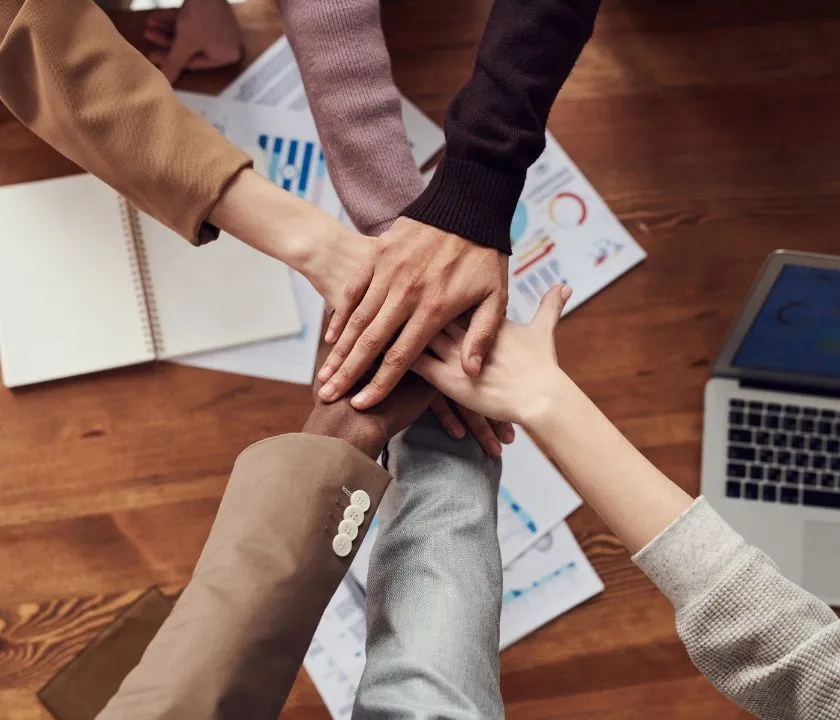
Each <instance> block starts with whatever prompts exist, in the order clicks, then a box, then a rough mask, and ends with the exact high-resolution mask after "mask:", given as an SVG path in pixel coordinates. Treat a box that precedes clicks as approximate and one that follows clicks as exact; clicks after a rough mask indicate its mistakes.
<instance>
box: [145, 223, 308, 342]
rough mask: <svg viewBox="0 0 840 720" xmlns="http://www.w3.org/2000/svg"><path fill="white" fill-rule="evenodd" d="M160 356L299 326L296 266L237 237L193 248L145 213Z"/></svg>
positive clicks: (266, 335)
mask: <svg viewBox="0 0 840 720" xmlns="http://www.w3.org/2000/svg"><path fill="white" fill-rule="evenodd" d="M138 215H139V224H140V232H141V235H142V238H143V241H142V242H143V246H144V247H145V253H146V263H147V267H148V272H147V273H146V285H147V294H148V295H151V296H152V297H153V298H154V300H153V303H154V309H153V312H152V317H153V320H154V324H155V325H156V326H157V328H156V332H155V335H156V337H157V354H158V357H159V358H171V357H178V356H179V355H188V354H190V353H196V352H203V351H205V350H216V349H219V348H223V347H230V346H232V345H243V344H245V343H251V342H256V341H258V340H267V339H270V338H277V337H283V336H287V335H295V334H297V333H298V332H300V329H301V325H300V319H299V318H298V313H297V305H296V304H295V298H294V295H293V293H292V285H291V278H290V276H289V268H288V267H286V266H285V265H284V264H283V263H281V262H279V261H277V260H274V259H273V258H270V257H268V256H267V255H264V254H262V253H261V252H258V251H257V250H254V249H253V248H251V247H249V246H248V245H245V244H244V243H242V242H240V241H238V240H235V239H234V238H233V237H231V236H230V235H226V234H225V233H222V235H221V236H220V237H219V239H218V240H216V241H215V242H211V243H208V244H207V245H203V246H201V247H198V248H197V247H194V246H192V245H190V244H189V243H187V242H186V241H185V240H184V239H183V238H181V237H180V236H178V235H176V234H175V233H174V232H172V231H171V230H169V229H168V228H167V227H165V226H163V225H161V224H160V223H159V222H157V221H156V220H154V219H153V218H151V217H149V216H148V215H146V214H144V213H138Z"/></svg>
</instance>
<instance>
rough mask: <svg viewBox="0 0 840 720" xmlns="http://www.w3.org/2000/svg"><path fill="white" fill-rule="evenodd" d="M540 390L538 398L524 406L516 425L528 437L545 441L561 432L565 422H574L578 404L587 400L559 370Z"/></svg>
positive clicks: (553, 372)
mask: <svg viewBox="0 0 840 720" xmlns="http://www.w3.org/2000/svg"><path fill="white" fill-rule="evenodd" d="M541 386H542V387H541V392H540V394H539V396H537V397H534V398H533V399H532V400H531V401H529V402H527V403H525V407H524V409H523V412H522V414H521V416H520V417H519V418H518V419H517V422H519V424H520V425H522V427H524V428H525V429H526V430H527V431H528V432H529V433H531V434H532V435H536V436H538V437H539V436H543V437H546V436H550V435H551V434H553V433H556V432H563V431H564V430H565V429H566V423H567V422H568V421H571V422H574V418H575V414H576V411H577V409H578V408H580V407H581V403H582V400H583V401H588V400H587V398H586V396H585V395H584V394H583V392H582V391H581V390H580V388H578V386H577V385H575V384H574V382H572V380H571V378H570V377H569V376H568V375H566V373H564V372H563V371H562V370H561V369H560V368H559V367H557V368H554V369H553V370H552V372H551V375H550V376H549V379H548V381H547V382H545V383H541Z"/></svg>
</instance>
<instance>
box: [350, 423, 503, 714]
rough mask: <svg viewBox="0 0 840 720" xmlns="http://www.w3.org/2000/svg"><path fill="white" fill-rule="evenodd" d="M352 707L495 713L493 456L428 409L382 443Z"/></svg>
mask: <svg viewBox="0 0 840 720" xmlns="http://www.w3.org/2000/svg"><path fill="white" fill-rule="evenodd" d="M388 449H389V458H388V469H389V471H390V472H391V473H392V474H393V476H394V480H393V481H392V484H391V487H390V488H389V491H388V493H387V494H386V496H385V498H384V499H383V503H382V506H381V511H380V523H381V524H380V530H379V535H378V537H377V541H376V545H375V546H374V550H373V554H372V556H371V563H370V570H369V572H368V584H367V589H368V596H367V615H368V640H367V662H366V665H365V669H364V673H363V675H362V679H361V681H360V683H359V689H358V693H357V695H356V705H355V707H354V709H353V718H354V720H355V719H361V718H364V720H380V719H381V720H432V719H433V718H448V719H449V720H497V719H500V718H503V717H504V707H503V705H502V698H501V694H500V690H499V615H500V613H501V606H502V562H501V556H500V553H499V539H498V534H497V530H496V517H497V498H498V492H499V479H500V475H501V464H500V463H499V462H497V461H493V460H491V459H490V458H488V457H487V456H486V455H484V453H483V452H482V450H481V448H480V447H479V445H478V443H477V442H476V441H475V440H474V439H473V438H471V437H468V438H466V439H464V440H453V439H452V438H450V437H449V436H448V435H447V434H446V433H445V432H444V431H443V429H442V428H441V427H440V425H439V424H438V422H437V420H435V419H434V418H433V417H432V416H431V415H430V414H428V413H427V414H426V415H424V416H423V417H422V418H421V419H420V420H419V421H418V422H417V423H415V424H414V425H413V426H411V427H410V428H409V429H408V430H406V431H405V432H403V433H401V434H400V435H398V436H397V437H395V438H394V439H393V440H392V441H391V443H390V445H389V448H388Z"/></svg>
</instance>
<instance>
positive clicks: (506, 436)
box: [502, 430, 516, 445]
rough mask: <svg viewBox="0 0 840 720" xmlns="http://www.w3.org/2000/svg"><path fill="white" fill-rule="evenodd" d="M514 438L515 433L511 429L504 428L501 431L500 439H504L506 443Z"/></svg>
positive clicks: (508, 443)
mask: <svg viewBox="0 0 840 720" xmlns="http://www.w3.org/2000/svg"><path fill="white" fill-rule="evenodd" d="M515 439H516V433H515V432H513V430H505V431H504V432H503V433H502V440H504V441H505V444H506V445H510V444H511V443H512V442H513V441H514V440H515Z"/></svg>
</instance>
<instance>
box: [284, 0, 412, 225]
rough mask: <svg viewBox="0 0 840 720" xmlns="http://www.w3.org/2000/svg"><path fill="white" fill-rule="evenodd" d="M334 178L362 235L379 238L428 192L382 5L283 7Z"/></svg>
mask: <svg viewBox="0 0 840 720" xmlns="http://www.w3.org/2000/svg"><path fill="white" fill-rule="evenodd" d="M277 6H278V8H279V10H280V14H281V16H282V18H283V23H284V25H285V27H286V34H287V36H288V38H289V43H290V44H291V46H292V50H293V51H294V53H295V58H296V59H297V61H298V65H299V66H300V72H301V76H302V77H303V82H304V86H305V88H306V95H307V98H308V100H309V104H310V107H311V109H312V115H313V117H314V118H315V124H316V126H317V128H318V135H319V136H320V138H321V143H322V145H323V147H324V154H325V156H326V159H327V167H328V168H329V171H330V178H331V179H332V181H333V183H334V184H335V188H336V191H337V192H338V196H339V197H340V198H341V201H342V203H343V204H344V207H345V209H346V210H347V212H348V214H349V215H350V219H351V220H352V221H353V223H354V224H355V225H356V227H357V228H358V229H359V231H360V232H363V233H366V234H369V235H378V234H380V233H382V232H384V231H385V230H387V229H388V228H389V227H390V226H391V224H392V223H393V222H394V220H395V219H396V218H397V216H398V215H399V214H400V211H401V210H402V209H403V208H404V207H405V206H406V205H407V204H408V203H410V202H411V201H412V200H414V199H415V198H416V197H417V196H418V195H419V194H420V192H421V191H422V189H423V182H422V180H421V178H420V172H419V170H418V169H417V165H416V164H415V162H414V158H413V157H412V155H411V148H410V147H409V144H408V138H407V137H406V132H405V125H404V124H403V120H402V111H401V106H400V95H399V92H398V91H397V88H396V87H395V86H394V81H393V78H392V76H391V60H390V57H389V55H388V49H387V47H386V45H385V37H384V35H383V33H382V26H381V22H380V15H379V0H277Z"/></svg>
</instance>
